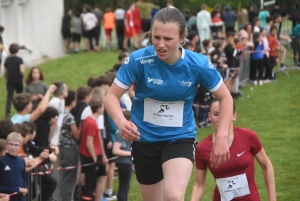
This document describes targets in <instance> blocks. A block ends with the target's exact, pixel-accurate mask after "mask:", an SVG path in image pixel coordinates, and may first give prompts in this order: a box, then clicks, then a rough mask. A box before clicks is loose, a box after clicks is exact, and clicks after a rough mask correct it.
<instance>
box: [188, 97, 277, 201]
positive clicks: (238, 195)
mask: <svg viewBox="0 0 300 201" xmlns="http://www.w3.org/2000/svg"><path fill="white" fill-rule="evenodd" d="M233 110H234V111H233V117H232V123H231V125H230V129H229V134H228V137H227V143H228V146H229V150H230V160H229V161H228V162H226V163H224V164H222V165H220V166H219V167H218V168H212V167H211V160H210V158H211V148H212V145H213V143H214V140H215V138H216V136H215V133H216V131H217V129H218V120H219V102H218V100H217V99H213V100H212V102H211V105H210V110H209V114H208V116H209V119H210V121H211V122H212V125H213V127H214V133H213V134H211V135H209V136H208V137H206V138H205V139H204V140H203V141H201V142H200V143H199V144H198V145H197V148H196V158H195V161H196V168H197V169H196V180H195V183H194V187H193V192H192V198H191V201H196V200H197V201H199V200H201V199H202V197H203V194H204V190H205V179H206V174H207V168H208V169H209V170H210V172H211V173H212V174H213V177H214V179H215V180H216V184H217V185H216V187H215V190H214V195H213V201H230V200H233V201H236V200H239V201H249V200H251V201H254V200H255V201H259V200H260V197H259V193H258V190H257V186H256V183H255V179H254V178H255V175H254V157H255V159H256V160H257V162H258V163H259V164H260V166H261V167H262V170H263V176H264V180H265V183H266V187H267V191H268V196H269V201H271V200H272V201H275V200H276V193H275V178H274V170H273V166H272V163H271V161H270V159H269V158H268V156H267V154H266V152H265V150H264V148H263V147H262V144H261V142H260V140H259V138H258V136H257V134H256V133H255V132H254V131H252V130H249V129H245V128H239V127H233V122H234V121H235V120H236V117H237V113H236V112H235V105H233Z"/></svg>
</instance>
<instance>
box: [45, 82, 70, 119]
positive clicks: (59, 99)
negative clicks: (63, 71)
mask: <svg viewBox="0 0 300 201" xmlns="http://www.w3.org/2000/svg"><path fill="white" fill-rule="evenodd" d="M53 84H54V85H55V86H56V90H55V91H54V92H53V95H54V97H53V98H52V99H51V100H50V101H49V103H48V107H54V108H55V109H57V111H58V113H59V114H61V113H63V111H64V109H65V99H64V98H65V97H67V95H68V88H67V85H66V84H64V83H63V82H55V83H53Z"/></svg>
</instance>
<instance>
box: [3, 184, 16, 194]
mask: <svg viewBox="0 0 300 201" xmlns="http://www.w3.org/2000/svg"><path fill="white" fill-rule="evenodd" d="M19 191H20V188H19V187H17V186H15V187H5V186H0V193H5V194H11V193H15V192H17V193H18V192H19Z"/></svg>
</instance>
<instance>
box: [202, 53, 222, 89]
mask: <svg viewBox="0 0 300 201" xmlns="http://www.w3.org/2000/svg"><path fill="white" fill-rule="evenodd" d="M204 65H205V66H204V67H203V68H202V72H201V80H200V84H201V85H202V86H203V87H204V88H206V89H208V90H209V91H210V92H215V91H217V90H218V89H219V88H220V86H221V85H222V83H223V80H222V77H221V75H220V73H219V72H218V71H217V70H216V69H215V68H214V66H213V64H212V63H211V62H210V61H209V60H208V58H207V57H205V62H204Z"/></svg>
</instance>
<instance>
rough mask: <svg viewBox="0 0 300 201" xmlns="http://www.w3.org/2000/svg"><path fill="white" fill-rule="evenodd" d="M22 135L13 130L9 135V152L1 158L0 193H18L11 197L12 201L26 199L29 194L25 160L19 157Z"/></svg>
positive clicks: (7, 148) (7, 141) (7, 140)
mask: <svg viewBox="0 0 300 201" xmlns="http://www.w3.org/2000/svg"><path fill="white" fill-rule="evenodd" d="M22 141H23V140H22V136H21V135H20V134H19V133H16V132H12V133H10V134H9V135H8V136H7V139H6V143H7V147H6V150H7V153H6V155H5V156H3V157H1V158H0V193H6V194H11V193H18V194H16V195H14V196H11V197H10V200H11V201H24V200H25V198H24V195H26V194H27V192H28V190H27V184H26V181H25V178H24V176H25V161H24V160H23V159H22V158H20V157H17V154H18V152H19V150H20V147H21V146H22Z"/></svg>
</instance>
